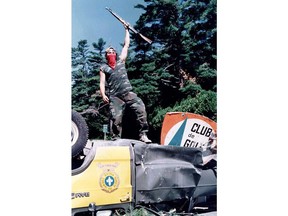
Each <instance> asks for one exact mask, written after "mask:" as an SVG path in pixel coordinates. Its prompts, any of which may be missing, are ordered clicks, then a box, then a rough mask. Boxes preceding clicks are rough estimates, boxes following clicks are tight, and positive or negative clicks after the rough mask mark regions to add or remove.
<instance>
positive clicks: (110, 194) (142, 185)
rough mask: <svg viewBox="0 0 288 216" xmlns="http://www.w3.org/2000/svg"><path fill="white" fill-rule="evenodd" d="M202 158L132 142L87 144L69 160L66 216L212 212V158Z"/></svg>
mask: <svg viewBox="0 0 288 216" xmlns="http://www.w3.org/2000/svg"><path fill="white" fill-rule="evenodd" d="M205 155H207V152H206V153H205V152H203V150H202V149H201V148H193V147H182V146H175V145H159V144H156V143H152V144H146V143H143V142H141V141H137V140H132V139H119V140H116V141H107V140H88V141H87V143H86V146H85V148H84V149H83V154H82V156H81V157H72V197H71V198H72V215H75V216H80V215H91V214H92V215H94V214H95V215H127V213H132V212H133V211H135V210H137V209H145V210H146V211H148V212H149V213H150V215H151V214H152V215H163V213H169V212H170V213H171V212H174V213H175V214H176V215H177V214H178V213H179V214H180V213H181V214H183V213H186V215H194V213H195V214H196V213H197V214H201V213H205V212H212V211H214V212H215V211H216V198H217V184H216V177H217V166H216V160H217V159H216V157H211V156H212V154H208V157H209V158H210V159H208V160H207V157H205ZM93 212H94V213H93ZM160 212H161V213H162V214H160ZM175 214H174V215H175ZM138 215H139V214H138ZM141 215H142V214H141ZM164 215H165V214H164ZM170 215H171V214H170Z"/></svg>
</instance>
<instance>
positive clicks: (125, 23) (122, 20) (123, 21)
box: [106, 7, 152, 44]
mask: <svg viewBox="0 0 288 216" xmlns="http://www.w3.org/2000/svg"><path fill="white" fill-rule="evenodd" d="M106 10H108V11H109V12H110V13H111V14H112V15H113V16H114V17H116V19H118V20H119V21H120V22H121V23H122V24H124V25H126V26H128V28H129V29H130V30H131V31H132V32H134V33H135V34H138V35H139V36H140V37H141V38H143V39H144V40H145V41H147V42H148V43H149V44H151V43H152V40H150V39H149V38H147V37H145V36H144V35H142V34H141V33H140V32H138V31H137V30H136V29H134V28H133V27H132V26H130V25H129V23H128V22H126V21H125V20H124V19H122V18H121V17H120V16H119V15H117V14H116V13H115V12H113V11H112V10H111V9H110V8H108V7H106Z"/></svg>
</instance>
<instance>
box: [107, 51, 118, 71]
mask: <svg viewBox="0 0 288 216" xmlns="http://www.w3.org/2000/svg"><path fill="white" fill-rule="evenodd" d="M106 58H107V63H108V65H109V66H110V67H111V68H112V69H113V70H114V69H115V67H116V53H114V54H109V55H107V57H106Z"/></svg>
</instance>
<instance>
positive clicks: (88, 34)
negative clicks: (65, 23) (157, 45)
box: [72, 0, 145, 49]
mask: <svg viewBox="0 0 288 216" xmlns="http://www.w3.org/2000/svg"><path fill="white" fill-rule="evenodd" d="M137 4H145V2H144V0H121V1H120V0H72V47H77V44H78V42H79V41H80V40H83V39H85V40H87V42H88V44H89V45H90V46H91V44H92V43H93V42H97V41H98V39H99V38H101V37H102V38H103V39H104V41H106V46H108V45H112V46H114V47H115V48H116V49H119V48H120V47H121V46H120V43H123V41H124V33H125V32H124V28H123V25H122V24H121V23H120V22H119V21H118V20H117V19H116V18H115V17H114V16H113V15H112V14H111V13H110V12H109V11H108V10H106V9H105V8H106V7H108V8H111V9H112V10H113V11H114V12H115V13H116V14H118V15H119V16H120V17H122V18H123V19H124V20H125V21H127V22H129V23H130V25H132V26H133V25H134V24H135V23H136V21H137V20H138V18H139V16H140V15H141V14H142V13H143V12H144V11H143V10H142V9H138V8H134V6H135V5H137Z"/></svg>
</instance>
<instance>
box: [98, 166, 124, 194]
mask: <svg viewBox="0 0 288 216" xmlns="http://www.w3.org/2000/svg"><path fill="white" fill-rule="evenodd" d="M119 183H120V179H119V176H118V175H117V173H116V172H115V171H114V170H113V169H104V170H103V173H102V174H101V176H100V180H99V184H100V187H101V189H102V190H103V191H105V192H107V193H111V192H113V191H115V190H117V189H118V187H119Z"/></svg>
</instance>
